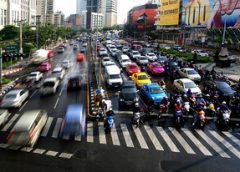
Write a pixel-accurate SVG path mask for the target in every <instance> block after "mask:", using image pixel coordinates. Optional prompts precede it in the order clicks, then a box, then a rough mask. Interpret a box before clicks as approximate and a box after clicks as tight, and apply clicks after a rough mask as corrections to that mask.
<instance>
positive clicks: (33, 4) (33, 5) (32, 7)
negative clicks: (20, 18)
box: [28, 0, 37, 25]
mask: <svg viewBox="0 0 240 172" xmlns="http://www.w3.org/2000/svg"><path fill="white" fill-rule="evenodd" d="M28 8H29V13H28V21H29V24H32V25H35V24H36V16H37V0H29V6H28Z"/></svg>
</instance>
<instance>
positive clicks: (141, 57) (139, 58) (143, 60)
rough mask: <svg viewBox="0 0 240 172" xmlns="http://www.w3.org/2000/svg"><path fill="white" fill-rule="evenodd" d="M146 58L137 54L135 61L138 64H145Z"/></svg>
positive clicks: (146, 62)
mask: <svg viewBox="0 0 240 172" xmlns="http://www.w3.org/2000/svg"><path fill="white" fill-rule="evenodd" d="M148 62H149V61H148V58H147V57H146V56H139V57H138V58H137V63H138V64H139V65H146V64H148Z"/></svg>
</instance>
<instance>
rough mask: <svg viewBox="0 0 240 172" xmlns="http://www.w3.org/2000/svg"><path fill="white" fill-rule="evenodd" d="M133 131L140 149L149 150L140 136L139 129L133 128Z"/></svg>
mask: <svg viewBox="0 0 240 172" xmlns="http://www.w3.org/2000/svg"><path fill="white" fill-rule="evenodd" d="M133 131H134V133H135V134H136V136H137V139H138V142H139V144H140V146H141V148H142V149H149V148H148V145H147V143H146V141H145V139H144V138H143V135H142V133H141V131H140V129H139V127H137V128H135V127H133Z"/></svg>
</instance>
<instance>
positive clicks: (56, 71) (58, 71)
mask: <svg viewBox="0 0 240 172" xmlns="http://www.w3.org/2000/svg"><path fill="white" fill-rule="evenodd" d="M60 72H61V70H53V71H52V73H60Z"/></svg>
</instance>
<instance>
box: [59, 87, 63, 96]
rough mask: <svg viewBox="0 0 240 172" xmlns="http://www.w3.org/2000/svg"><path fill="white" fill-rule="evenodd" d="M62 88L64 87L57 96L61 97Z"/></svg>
mask: <svg viewBox="0 0 240 172" xmlns="http://www.w3.org/2000/svg"><path fill="white" fill-rule="evenodd" d="M63 88H64V87H62V89H61V91H60V93H59V94H58V96H61V95H62V92H63Z"/></svg>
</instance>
